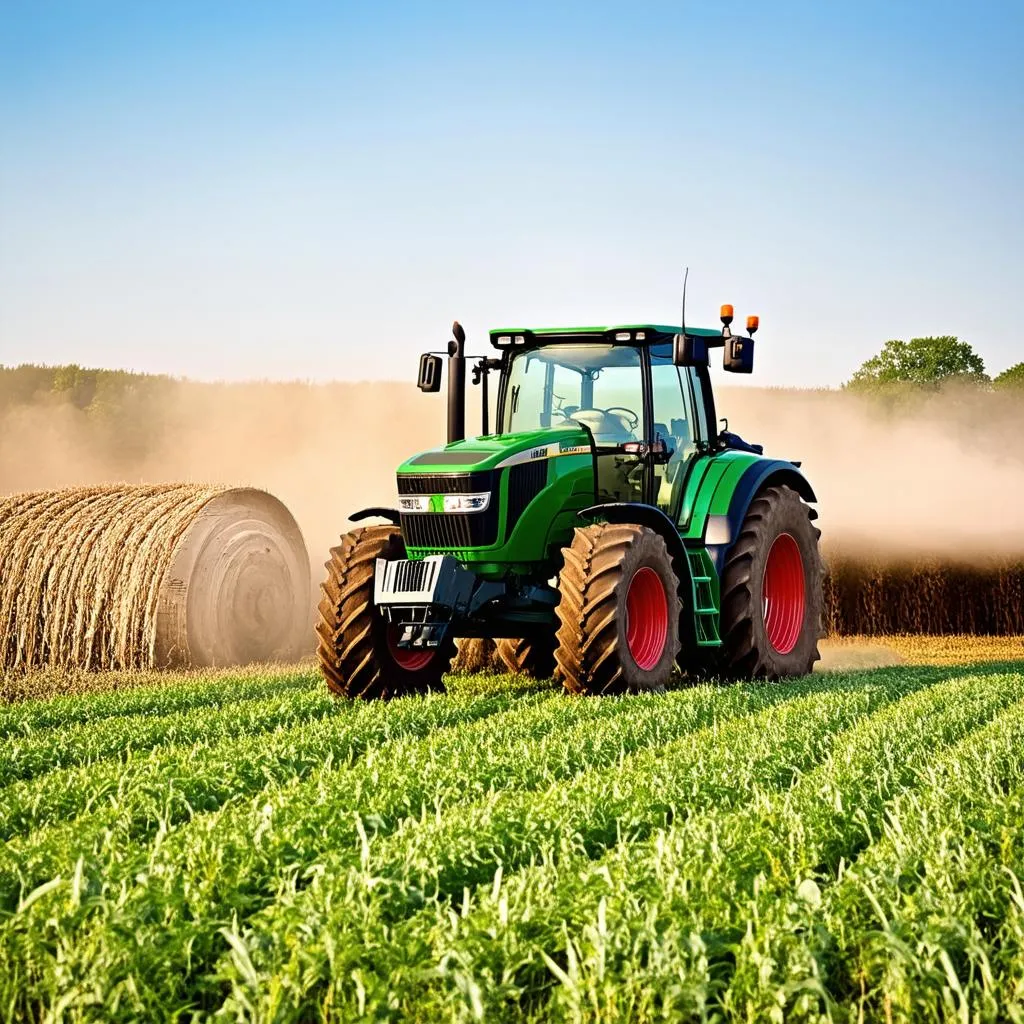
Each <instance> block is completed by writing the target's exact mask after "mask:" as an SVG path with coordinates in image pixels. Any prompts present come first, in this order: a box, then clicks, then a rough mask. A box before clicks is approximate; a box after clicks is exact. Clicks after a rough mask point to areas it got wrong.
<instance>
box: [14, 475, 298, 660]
mask: <svg viewBox="0 0 1024 1024" xmlns="http://www.w3.org/2000/svg"><path fill="white" fill-rule="evenodd" d="M310 635H311V634H310V585H309V560H308V557H307V554H306V548H305V544H304V543H303V540H302V535H301V533H300V532H299V528H298V526H297V525H296V523H295V520H294V519H293V518H292V516H291V514H290V513H289V512H288V510H287V509H286V508H285V507H284V505H282V504H281V502H279V501H278V500H277V499H276V498H274V497H272V496H271V495H269V494H267V493H265V492H264V491H258V490H253V489H249V488H242V489H228V488H223V487H202V486H197V485H194V484H175V485H161V486H141V487H132V486H114V487H111V486H106V487H87V488H72V489H68V490H61V491H39V492H34V493H30V494H17V495H13V496H11V497H7V498H0V670H7V671H12V670H15V671H16V670H30V669H34V668H40V667H42V666H55V667H68V668H71V667H74V668H85V669H134V668H166V667H172V666H186V665H233V664H243V663H245V662H250V661H271V660H282V659H292V658H295V657H297V656H299V655H300V654H302V653H305V652H306V650H307V648H309V646H310V642H309V636H310Z"/></svg>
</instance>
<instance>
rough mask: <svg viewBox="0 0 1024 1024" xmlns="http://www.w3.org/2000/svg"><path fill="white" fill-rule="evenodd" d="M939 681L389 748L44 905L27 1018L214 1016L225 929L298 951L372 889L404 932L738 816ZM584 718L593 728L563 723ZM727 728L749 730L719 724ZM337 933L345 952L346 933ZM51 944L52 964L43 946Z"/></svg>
mask: <svg viewBox="0 0 1024 1024" xmlns="http://www.w3.org/2000/svg"><path fill="white" fill-rule="evenodd" d="M931 677H932V674H930V673H918V674H917V675H915V674H913V673H909V674H906V673H904V674H901V675H900V676H899V677H897V676H896V675H895V674H894V675H892V676H890V677H886V678H885V679H884V681H883V682H882V683H881V684H880V685H876V686H874V687H867V688H862V687H858V686H857V685H855V684H851V685H849V686H847V687H839V688H838V690H837V689H836V685H837V684H836V683H835V681H834V680H832V681H828V682H825V681H822V680H820V679H819V680H810V681H805V682H801V683H799V684H791V685H789V686H786V687H760V688H731V689H729V690H717V691H716V690H710V689H704V688H701V689H696V690H690V691H682V692H680V693H676V694H670V695H668V696H667V697H662V698H657V697H654V698H634V699H630V700H625V701H602V702H586V701H582V702H581V701H563V700H555V701H553V702H551V703H550V704H547V705H545V706H543V707H538V708H536V709H534V710H533V711H532V712H530V711H527V712H523V715H524V718H525V717H529V716H530V715H532V717H533V720H534V728H546V730H547V732H546V734H545V735H544V736H542V737H540V738H536V739H535V738H531V737H530V735H529V730H528V728H523V729H521V730H520V731H519V732H518V733H517V732H516V731H515V730H511V731H510V730H508V729H503V728H502V726H505V725H507V723H508V720H509V719H512V718H514V717H515V714H516V713H515V712H510V713H509V714H508V715H504V716H501V719H502V721H501V722H498V721H495V722H494V723H493V724H492V723H489V722H483V723H477V724H476V725H471V726H468V727H466V728H465V729H459V730H452V732H451V734H447V735H445V736H443V737H431V738H428V739H427V740H423V741H418V742H415V743H414V742H410V743H406V744H395V745H392V746H390V747H388V748H387V749H385V750H382V751H380V752H379V754H378V752H376V751H371V752H370V753H369V755H368V757H367V758H366V760H365V761H362V762H360V763H358V764H356V765H354V766H352V767H351V768H349V769H345V770H342V771H338V772H333V773H330V775H329V776H322V775H317V776H314V777H311V778H309V779H307V780H305V782H302V783H300V784H298V785H296V786H292V787H289V786H285V787H282V788H281V789H280V790H278V791H275V792H272V793H270V794H263V795H261V797H260V799H259V800H258V801H254V802H253V803H252V805H251V806H246V805H244V804H243V805H232V806H229V807H227V808H225V809H224V811H223V812H221V813H219V814H215V815H205V816H202V817H200V818H197V819H194V820H193V821H192V822H190V823H188V824H187V825H185V826H183V827H181V828H179V829H176V830H174V831H172V832H170V833H169V834H167V835H166V836H163V837H161V838H160V840H159V842H158V843H157V845H156V846H155V847H154V848H153V850H152V852H151V854H150V856H149V858H148V860H147V861H146V862H145V863H144V864H140V863H139V861H138V860H137V859H136V860H131V859H128V860H126V861H124V862H123V863H121V864H116V863H115V864H113V865H110V866H108V870H109V871H110V872H111V873H110V876H109V877H107V878H105V879H104V880H103V882H102V885H101V888H100V889H99V890H98V891H97V890H96V889H94V888H89V887H86V890H85V891H86V892H87V893H88V898H87V899H84V900H83V899H82V898H81V897H80V896H79V898H78V900H77V902H76V899H75V897H74V892H73V891H72V892H69V891H68V890H69V887H70V884H65V885H61V886H55V887H54V888H53V889H52V890H50V891H48V892H45V893H43V894H41V895H40V896H39V897H38V899H37V901H36V902H35V903H34V904H33V905H32V906H31V907H29V908H27V911H26V912H25V913H23V914H22V915H18V916H17V917H16V918H15V919H13V920H12V922H11V926H10V928H9V929H8V935H7V943H6V944H7V945H8V946H9V947H10V946H12V945H13V946H16V947H17V949H18V950H19V952H18V954H17V956H18V958H19V960H20V961H22V962H24V961H29V962H32V963H33V964H34V968H33V976H34V977H37V978H38V979H39V981H38V982H37V983H36V984H35V985H34V986H32V987H27V988H26V989H25V990H24V992H25V999H26V1001H27V1002H30V1003H31V1002H32V1001H36V1002H37V1003H38V1002H39V1001H45V1000H46V996H45V993H46V992H47V991H50V992H51V993H55V992H56V988H55V987H56V986H58V981H57V978H58V977H60V978H63V979H64V980H63V981H62V982H60V984H59V988H60V990H61V991H63V992H64V994H65V995H68V994H69V992H71V993H73V992H95V991H98V990H105V991H106V992H107V997H106V998H107V1000H108V1005H109V1000H110V999H112V998H121V999H125V1000H128V1002H127V1003H126V1004H125V1011H126V1012H127V1013H128V1014H129V1015H131V1014H133V1013H151V1012H154V1011H155V1010H156V1008H158V1007H163V1006H168V1005H174V1006H178V1005H184V1004H185V1003H186V1002H188V1001H190V1000H196V999H198V1000H200V1001H202V1002H205V1003H206V1004H207V1005H209V1004H210V1003H213V1002H216V1001H217V1000H219V998H221V997H222V995H223V992H224V986H223V985H222V984H221V983H219V982H217V981H216V979H214V978H212V977H211V976H210V972H211V969H212V967H213V966H214V965H215V964H216V962H217V957H218V956H220V955H221V954H222V953H223V952H224V951H225V950H226V949H228V940H226V939H225V937H224V935H223V934H222V929H226V931H227V934H229V935H230V936H232V941H238V927H239V926H238V924H237V922H238V921H240V920H243V921H244V920H245V919H247V918H248V919H250V920H252V918H253V915H254V914H257V913H258V912H259V911H260V910H261V909H262V908H265V907H268V905H271V904H273V906H272V907H271V909H270V910H268V912H267V913H268V915H269V917H268V921H267V928H268V929H270V930H271V931H273V932H274V935H273V936H272V937H271V938H272V940H274V939H275V938H276V937H283V936H284V935H285V934H287V935H291V936H292V939H293V941H297V942H299V944H300V945H304V944H305V943H306V942H307V941H308V936H307V935H306V932H305V930H304V925H303V920H296V919H304V918H303V915H304V914H306V913H307V912H308V913H310V914H311V915H312V918H311V919H312V920H314V921H321V920H323V918H324V915H325V914H327V916H328V917H330V916H331V915H330V914H329V913H327V910H328V909H333V911H336V912H338V913H342V914H343V915H344V914H348V913H349V912H350V911H351V913H353V914H355V915H358V914H359V913H360V912H361V910H362V909H364V907H363V901H364V900H365V898H366V893H367V884H368V882H369V881H370V880H371V879H377V880H378V882H377V885H376V887H375V889H374V893H375V900H376V903H375V904H374V905H375V906H376V907H377V911H375V913H376V912H380V913H383V915H384V919H386V920H387V921H391V920H394V921H398V920H401V919H402V918H403V917H404V916H407V915H408V914H410V913H413V912H414V911H415V910H416V909H417V908H418V907H420V906H422V905H423V904H424V902H425V901H426V900H427V899H429V897H430V895H431V893H432V892H435V891H437V890H439V889H440V890H444V891H445V892H448V893H451V894H457V893H459V892H461V890H462V888H463V886H465V885H472V884H475V883H476V882H479V881H480V880H482V879H483V878H490V877H491V876H493V874H494V871H495V868H496V867H497V864H498V862H499V861H501V862H504V863H505V864H506V865H507V866H508V867H514V866H515V865H516V864H525V863H526V862H527V861H528V860H529V859H530V858H531V857H533V856H537V855H538V854H542V853H543V851H544V850H546V849H548V850H550V849H551V837H555V848H556V849H561V850H563V851H564V854H565V855H569V854H570V852H571V851H572V850H574V849H584V850H585V851H586V852H587V854H588V855H589V854H591V853H596V852H597V851H598V850H599V849H601V848H603V847H604V846H607V845H609V844H612V843H614V842H615V841H616V839H617V838H618V837H619V836H620V835H621V834H623V833H624V832H631V831H635V832H636V833H637V834H643V833H645V832H650V830H651V829H652V828H654V827H656V826H657V825H659V824H664V823H665V822H666V821H668V820H670V819H671V817H672V816H673V813H674V812H675V811H678V810H681V809H683V808H686V807H687V806H691V805H693V804H695V803H696V804H698V805H703V804H705V803H707V802H709V801H711V802H716V801H717V802H729V801H732V802H736V801H742V800H743V799H744V798H745V794H746V792H747V788H748V786H749V785H750V779H751V777H754V776H756V777H759V778H762V779H763V781H764V782H765V784H771V785H775V786H781V787H785V786H787V785H788V784H789V782H790V780H791V779H792V776H793V772H794V768H793V765H794V764H795V763H800V761H801V759H802V761H803V762H804V763H807V764H813V763H814V762H815V761H816V760H818V759H820V757H821V756H823V755H824V753H825V752H826V751H827V750H828V749H829V746H830V744H831V743H832V736H833V733H834V731H835V730H836V729H841V728H843V727H845V726H848V725H850V724H851V723H852V722H854V721H856V720H857V719H858V718H859V717H860V716H862V715H864V714H868V713H870V712H872V711H874V710H877V709H878V708H880V707H882V706H884V705H885V704H886V703H888V702H890V701H892V700H896V699H898V698H899V697H901V696H903V695H905V694H907V693H909V692H912V691H914V690H915V689H918V688H920V687H921V686H924V685H925V684H926V683H927V682H928V681H929V679H930V678H931ZM449 699H450V698H449ZM578 708H582V709H590V708H593V709H595V710H593V711H590V710H588V711H586V715H587V716H589V717H588V719H587V720H584V721H578V722H577V723H576V724H573V723H572V722H571V721H570V720H569V719H570V718H571V716H573V715H580V714H581V713H582V712H580V711H577V710H576V709H578ZM737 715H742V716H747V717H744V718H742V720H740V721H731V720H730V719H734V718H735V717H736V716H737ZM545 722H547V723H548V724H547V725H546V726H544V725H543V723H545ZM524 724H525V721H524ZM694 730H698V731H696V732H694ZM758 772H760V773H762V774H761V775H760V776H758V774H757V773H758ZM752 773H753V775H752ZM652 801H653V803H652ZM396 829H397V831H396ZM580 837H582V838H580ZM136 876H138V879H137V880H136V881H135V884H131V880H133V879H136ZM119 878H120V879H127V880H129V884H128V885H127V888H125V884H124V882H123V881H120V880H119ZM431 879H433V882H432V884H428V883H431ZM381 908H383V910H381ZM346 920H347V918H346ZM254 923H257V922H254ZM335 924H337V925H338V926H339V927H340V928H341V934H344V933H345V931H346V928H347V927H348V926H347V925H346V923H345V920H342V921H340V922H336V921H335V920H334V919H333V918H331V926H332V927H334V926H335ZM48 925H52V927H53V932H52V934H51V935H50V937H49V942H50V943H51V944H50V945H46V944H45V943H40V941H39V939H40V934H41V933H43V934H45V931H46V927H47V926H48ZM282 928H283V929H284V931H282V930H281V929H282ZM262 930H263V929H262V926H261V927H260V931H261V932H262ZM320 942H322V937H321V939H320V940H318V942H317V944H316V945H317V949H319V948H320ZM346 955H348V954H346ZM257 959H258V957H257ZM54 961H56V962H57V963H58V964H60V969H59V971H58V970H57V968H56V967H55V964H54ZM11 966H12V968H13V967H14V966H15V965H14V964H12V965H11ZM68 986H70V988H69V989H68ZM33 989H34V991H33ZM69 998H74V997H73V995H69Z"/></svg>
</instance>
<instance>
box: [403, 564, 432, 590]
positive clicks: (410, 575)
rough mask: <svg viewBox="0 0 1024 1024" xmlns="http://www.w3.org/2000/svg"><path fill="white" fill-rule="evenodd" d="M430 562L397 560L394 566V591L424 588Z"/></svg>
mask: <svg viewBox="0 0 1024 1024" xmlns="http://www.w3.org/2000/svg"><path fill="white" fill-rule="evenodd" d="M431 564H432V563H430V562H398V563H396V568H395V584H394V586H395V592H396V593H401V594H405V593H408V592H409V591H410V590H425V589H426V587H427V582H428V578H429V576H430V568H431Z"/></svg>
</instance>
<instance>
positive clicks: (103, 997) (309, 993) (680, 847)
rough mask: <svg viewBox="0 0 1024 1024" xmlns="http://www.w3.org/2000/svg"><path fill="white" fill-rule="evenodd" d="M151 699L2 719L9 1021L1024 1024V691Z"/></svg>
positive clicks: (938, 675)
mask: <svg viewBox="0 0 1024 1024" xmlns="http://www.w3.org/2000/svg"><path fill="white" fill-rule="evenodd" d="M36 682H37V683H38V680H37V681H36ZM50 682H51V683H52V682H53V680H52V679H51V680H50ZM151 682H153V683H156V684H157V685H150V686H134V688H115V689H111V690H108V691H107V692H94V693H71V694H68V695H62V696H57V697H53V698H50V699H39V698H32V699H27V700H22V701H20V702H17V703H9V704H6V705H0V735H2V736H3V745H2V746H0V785H2V788H0V838H2V840H3V846H2V848H0V1017H2V1018H3V1019H5V1020H44V1019H45V1020H117V1021H120V1020H124V1021H127V1020H139V1019H156V1020H169V1019H173V1020H182V1021H186V1020H192V1019H199V1018H205V1017H208V1016H211V1017H212V1016H218V1017H219V1018H220V1019H223V1020H235V1019H243V1020H260V1021H269V1020H274V1021H286V1020H302V1021H315V1020H320V1019H322V1018H329V1019H336V1020H341V1021H348V1020H357V1019H372V1020H416V1021H446V1020H453V1021H455V1020H458V1021H462V1020H466V1021H469V1020H519V1019H525V1020H537V1021H541V1020H543V1021H548V1020H554V1021H558V1020H567V1021H577V1020H600V1021H619V1020H623V1021H625V1020H629V1021H648V1020H650V1021H653V1020H666V1021H675V1020H743V1021H760V1020H838V1021H859V1020H876V1019H877V1020H883V1021H888V1020H907V1021H918V1020H924V1021H926V1020H957V1021H974V1020H1024V663H1022V662H1019V661H1001V662H991V663H976V664H970V665H932V666H918V667H914V666H908V665H898V666H895V667H890V668H882V669H873V670H870V671H860V672H846V673H843V672H829V673H822V674H818V675H815V676H812V677H809V678H807V679H804V680H800V681H797V682H790V683H786V684H778V685H734V686H728V687H725V686H723V687H712V686H701V687H695V688H682V689H678V690H675V691H672V692H669V693H667V694H664V695H659V696H638V697H626V698H606V699H572V698H568V697H565V696H563V695H562V694H561V693H559V692H555V691H553V690H551V689H550V688H549V687H548V685H546V684H545V685H540V684H534V683H530V682H528V681H526V680H523V679H518V678H515V677H508V676H473V677H456V678H455V679H453V680H452V681H451V685H450V688H449V692H448V693H447V694H444V695H434V696H431V697H428V698H416V699H412V698H409V699H404V700H400V701H395V702H392V703H389V704H383V703H374V704H348V703H344V702H340V701H337V700H333V699H331V698H330V697H329V696H328V695H327V693H326V692H325V689H324V687H323V685H322V683H321V681H320V679H319V677H318V675H317V674H316V673H315V672H314V670H312V669H311V668H306V667H304V666H303V667H299V668H295V669H287V670H283V669H274V670H266V671H259V672H257V671H253V672H247V671H246V670H239V671H234V672H218V673H210V674H208V676H207V677H204V676H202V675H200V674H189V675H184V676H178V677H173V676H164V677H159V679H157V677H154V678H153V680H151ZM32 685H34V684H32V683H31V681H30V682H29V683H27V684H25V685H24V686H23V691H22V692H21V693H20V694H18V693H12V692H8V697H11V696H19V695H20V696H25V695H26V694H31V693H32V692H33V691H32ZM39 685H41V686H43V687H44V688H45V685H48V684H47V680H46V678H45V677H43V682H42V684H39ZM110 685H111V686H115V687H122V686H128V687H132V686H133V685H134V683H133V680H131V679H130V678H129V679H125V678H122V677H111V679H110ZM11 686H14V684H13V683H10V681H8V687H9V690H10V687H11ZM55 688H56V689H60V688H61V686H60V685H58V686H56V687H55ZM66 688H68V689H71V690H75V689H77V688H78V684H77V683H75V681H74V680H72V681H71V683H69V684H68V686H67V687H66Z"/></svg>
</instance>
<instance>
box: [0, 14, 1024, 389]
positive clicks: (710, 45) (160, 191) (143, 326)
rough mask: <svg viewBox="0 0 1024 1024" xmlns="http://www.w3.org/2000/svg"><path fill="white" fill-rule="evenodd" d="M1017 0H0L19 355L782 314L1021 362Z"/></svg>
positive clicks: (814, 345) (306, 350)
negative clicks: (728, 305)
mask: <svg viewBox="0 0 1024 1024" xmlns="http://www.w3.org/2000/svg"><path fill="white" fill-rule="evenodd" d="M1022 52H1024V4H1021V3H1020V2H1019V0H1017V2H1012V3H1011V2H1005V3H986V2H984V0H982V2H977V3H973V4H970V5H968V4H966V3H959V4H949V3H942V2H935V3H902V2H899V0H895V2H888V3H877V2H858V3H824V2H816V3H746V2H729V0H726V2H717V3H711V2H705V3H690V2H676V3H655V2H652V3H642V2H638V3H635V4H631V5H630V4H624V3H602V2H590V3H564V4H546V3H531V2H523V3H517V4H514V5H512V4H501V5H498V4H480V3H465V4H458V3H443V2H439V3H435V4H416V3H389V2H383V3H374V4H369V3H367V4H359V5H355V4H348V3H343V2H339V3H310V2H302V0H296V2H292V3H288V4H284V3H274V4H269V3H257V2H242V0H233V2H226V0H225V2H212V0H206V2H202V3H198V2H181V0H179V2H176V3H173V4H171V3H161V4H158V3H139V2H131V3H125V2H115V0H92V2H90V3H69V2H60V3H58V2H50V0H38V2H32V3H29V2H23V0H18V2H14V0H0V363H8V364H10V363H17V362H22V361H36V362H50V363H54V362H66V361H74V362H78V363H82V364H87V365H95V366H111V367H113V366H117V367H126V368H133V369H139V370H152V371H163V372H170V373H176V374H186V375H190V376H195V377H200V378H219V377H227V378H236V379H237V378H246V377H270V378H280V377H288V378H310V379H327V378H363V379H365V378H403V377H411V376H412V375H413V373H414V371H415V356H416V354H417V353H418V352H419V351H421V350H422V349H424V348H427V347H436V346H437V345H438V344H440V343H442V342H443V341H444V339H445V338H446V337H447V328H448V325H449V324H450V322H451V320H452V319H453V318H455V317H457V318H458V319H460V320H461V321H462V322H463V323H464V324H465V325H466V327H467V330H468V332H469V334H470V337H471V339H476V342H477V343H476V345H475V346H471V347H473V348H475V349H480V348H481V347H482V344H483V332H484V331H485V330H486V329H487V328H489V327H491V326H501V325H504V324H508V323H515V324H524V325H531V324H549V323H552V324H555V323H600V322H610V323H611V322H623V321H626V322H630V321H637V320H654V321H669V322H674V321H675V320H676V319H677V318H678V309H679V290H680V283H681V277H682V268H683V266H684V265H685V264H689V266H690V268H691V270H690V293H689V301H688V313H689V317H688V319H689V320H690V321H691V322H692V323H694V324H704V325H709V324H713V322H714V320H715V318H716V313H717V309H718V305H719V304H720V303H722V302H732V303H733V304H734V305H735V306H736V310H737V314H738V315H739V316H743V315H745V314H747V313H751V312H756V313H759V314H760V316H761V322H762V329H761V334H760V335H759V338H760V339H761V341H760V345H759V349H758V370H757V372H756V373H755V378H754V382H756V383H766V384H776V385H784V384H790V383H795V384H813V385H818V384H834V383H838V382H840V381H841V380H843V379H845V378H846V377H848V376H849V374H850V373H851V372H852V370H853V369H855V368H856V367H857V366H858V365H859V364H860V363H861V362H862V361H863V360H864V359H865V358H866V357H867V356H869V355H871V354H872V353H873V352H875V351H876V350H877V349H878V348H879V347H880V346H881V344H882V342H884V341H885V340H886V339H887V338H890V337H910V336H916V335H922V334H937V333H942V334H946V333H948V334H957V335H959V336H960V337H961V338H964V339H966V340H969V341H971V342H972V343H973V344H974V345H975V347H976V348H977V349H978V350H979V351H980V352H981V354H982V356H983V357H984V359H985V361H986V365H987V367H988V368H989V370H990V371H992V372H998V371H999V370H1001V369H1003V368H1005V367H1006V366H1008V365H1010V364H1011V363H1015V362H1018V361H1020V360H1021V359H1024V344H1022V343H1021V341H1020V338H1019V333H1018V327H1017V322H1016V321H1017V320H1018V319H1019V302H1020V299H1019V296H1020V287H1021V282H1022V281H1024V242H1022V238H1024V59H1022V57H1021V53H1022Z"/></svg>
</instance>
